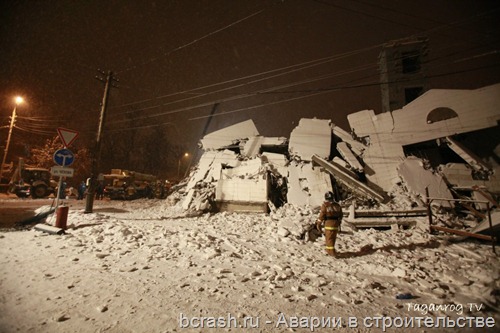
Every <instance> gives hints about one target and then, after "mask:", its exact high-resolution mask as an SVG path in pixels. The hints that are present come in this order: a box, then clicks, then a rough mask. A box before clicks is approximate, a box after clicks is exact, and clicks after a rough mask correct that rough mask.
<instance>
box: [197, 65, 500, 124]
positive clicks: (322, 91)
mask: <svg viewBox="0 0 500 333" xmlns="http://www.w3.org/2000/svg"><path fill="white" fill-rule="evenodd" d="M498 66H500V64H495V65H490V66H483V67H479V68H474V69H470V70H462V71H456V72H450V73H443V74H437V75H432V76H427V77H426V78H437V77H443V76H448V75H455V74H461V73H466V72H471V71H477V70H483V69H489V68H493V67H498ZM405 82H410V81H405ZM389 83H399V81H394V82H389ZM381 84H382V83H380V82H378V83H366V84H359V85H352V86H343V87H330V88H321V89H314V90H313V89H311V90H301V91H291V92H290V91H289V92H282V93H309V94H307V95H304V96H299V97H293V98H290V99H285V100H281V101H277V102H272V103H268V104H260V105H256V106H251V107H247V108H240V109H236V110H231V111H226V112H222V113H218V114H215V115H213V116H214V117H215V116H217V117H218V116H225V115H227V114H230V113H236V112H243V111H248V110H252V109H256V108H261V107H265V106H270V105H275V104H280V103H285V102H289V101H293V100H297V99H302V98H307V97H312V96H317V95H320V94H325V93H330V92H334V91H340V90H345V89H353V88H364V87H371V86H380V85H381ZM208 117H210V116H199V117H193V118H189V119H188V120H199V119H205V118H208Z"/></svg>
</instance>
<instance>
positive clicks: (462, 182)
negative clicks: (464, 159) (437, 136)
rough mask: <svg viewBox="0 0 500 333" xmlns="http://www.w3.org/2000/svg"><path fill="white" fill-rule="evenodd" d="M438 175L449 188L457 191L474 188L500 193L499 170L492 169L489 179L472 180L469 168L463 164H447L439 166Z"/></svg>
mask: <svg viewBox="0 0 500 333" xmlns="http://www.w3.org/2000/svg"><path fill="white" fill-rule="evenodd" d="M439 171H440V173H441V174H442V175H443V177H444V178H445V179H446V181H447V183H448V184H449V185H450V186H453V187H454V188H456V189H458V190H471V189H473V188H474V187H478V188H481V189H488V191H489V192H492V193H500V177H498V175H499V174H500V168H498V167H497V168H495V169H493V172H494V173H493V175H491V176H490V178H489V179H487V180H486V179H474V178H473V176H472V170H471V168H470V167H469V166H468V165H466V164H464V163H448V164H446V165H441V166H440V168H439Z"/></svg>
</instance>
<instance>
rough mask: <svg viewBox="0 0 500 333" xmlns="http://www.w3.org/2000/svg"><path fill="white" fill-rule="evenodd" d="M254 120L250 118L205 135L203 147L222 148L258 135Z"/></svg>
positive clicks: (206, 148) (202, 141) (202, 142)
mask: <svg viewBox="0 0 500 333" xmlns="http://www.w3.org/2000/svg"><path fill="white" fill-rule="evenodd" d="M258 135H259V132H258V131H257V128H256V127H255V124H254V122H253V121H252V120H251V119H249V120H246V121H243V122H241V123H238V124H235V125H232V126H228V127H225V128H223V129H220V130H218V131H215V132H212V133H210V134H207V135H205V136H204V137H203V138H202V139H201V144H202V146H203V149H205V150H211V149H221V148H225V147H230V146H233V145H235V144H237V143H239V141H240V140H242V139H247V138H251V137H255V136H258Z"/></svg>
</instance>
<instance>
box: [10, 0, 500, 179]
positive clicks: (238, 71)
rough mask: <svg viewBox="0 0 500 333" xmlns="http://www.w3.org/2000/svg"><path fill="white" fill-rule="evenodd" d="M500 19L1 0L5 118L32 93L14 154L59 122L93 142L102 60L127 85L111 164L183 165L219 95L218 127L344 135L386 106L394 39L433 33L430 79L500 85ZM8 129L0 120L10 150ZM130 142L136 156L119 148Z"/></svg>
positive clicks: (242, 5) (406, 6)
mask: <svg viewBox="0 0 500 333" xmlns="http://www.w3.org/2000/svg"><path fill="white" fill-rule="evenodd" d="M499 17H500V4H499V3H498V1H485V0H470V1H460V0H438V1H436V0H423V1H409V0H408V1H398V0H387V1H376V0H351V1H347V0H278V1H276V0H265V1H264V0H252V1H250V0H248V1H245V0H238V1H235V0H211V1H208V0H206V1H191V0H183V1H181V0H178V1H172V0H165V1H147V0H143V1H140V0H138V1H102V0H88V1H69V0H67V1H57V0H56V1H3V2H2V3H1V5H0V20H1V22H2V24H1V26H2V27H1V34H0V54H1V55H0V60H1V65H0V69H1V71H0V121H1V123H0V126H6V125H8V123H9V116H10V114H11V112H12V109H13V107H14V103H13V98H14V96H16V95H22V96H23V97H24V98H25V99H26V101H27V103H26V104H24V105H22V106H20V107H19V108H18V113H19V116H20V118H19V122H18V126H19V127H20V128H18V129H15V130H14V137H13V139H14V144H13V148H12V149H13V152H12V154H13V155H12V157H11V156H10V154H9V158H8V161H9V160H11V159H13V158H15V156H14V154H16V156H20V155H22V154H23V151H26V147H29V146H30V145H33V144H35V143H37V142H42V141H44V140H45V139H47V138H49V137H51V136H54V135H56V134H57V132H56V129H57V127H60V126H63V127H67V128H70V129H74V130H78V131H79V132H80V137H79V138H78V140H77V144H78V145H88V146H89V147H91V146H92V141H93V140H94V138H95V133H96V130H97V123H98V117H99V112H100V103H101V100H102V95H103V90H104V84H103V83H102V82H100V81H98V80H96V79H95V76H96V75H99V76H102V77H104V76H105V75H102V74H100V73H99V72H98V71H97V70H98V69H100V70H102V71H104V72H105V73H106V72H108V71H112V72H113V73H114V74H115V75H114V76H115V77H116V78H117V79H118V80H119V82H117V85H118V87H117V88H112V89H111V92H110V96H109V101H108V103H109V104H108V113H107V118H106V127H105V132H104V136H103V153H104V159H106V158H107V159H108V161H107V162H105V163H104V164H103V165H104V166H105V167H106V168H107V167H111V166H115V167H119V168H125V169H126V168H129V169H132V168H135V169H140V170H138V171H146V172H151V173H155V171H156V170H155V168H156V169H165V168H167V169H168V168H170V169H174V170H175V169H176V168H177V164H175V163H174V162H173V161H176V160H177V158H178V156H173V155H178V154H181V153H182V152H183V151H190V152H194V151H195V150H196V144H197V142H198V140H199V139H200V138H201V136H202V135H203V132H204V129H205V127H206V125H207V121H208V119H209V118H208V116H209V115H210V113H211V112H212V109H213V108H214V105H215V104H216V103H217V108H216V110H215V111H214V114H215V116H214V117H213V118H212V120H211V122H210V124H209V126H208V132H211V131H214V130H217V129H220V128H223V127H225V126H228V125H231V124H234V123H237V122H240V121H243V120H246V119H249V118H252V119H253V120H254V122H255V124H256V126H257V128H258V129H259V131H260V132H261V134H262V135H265V136H285V137H289V135H290V132H291V130H292V129H293V128H294V127H295V126H296V125H297V124H298V121H299V120H300V118H303V117H307V118H312V117H317V118H321V119H331V120H332V121H333V122H334V123H336V124H338V125H340V126H341V127H343V128H344V129H346V130H348V129H349V128H348V123H347V119H346V115H347V114H349V113H353V112H357V111H360V110H364V109H373V110H375V112H377V113H378V112H380V111H381V98H380V86H379V84H378V82H379V73H378V63H377V61H378V55H379V53H380V50H381V46H382V45H383V44H384V43H386V42H388V41H391V40H394V39H401V38H405V37H409V36H425V37H428V38H429V55H428V64H426V65H427V72H426V75H427V79H428V84H429V86H430V87H431V88H446V89H455V88H464V89H474V88H478V87H482V86H485V85H489V84H494V83H498V82H499V81H500V80H499V79H500V55H499V45H500V29H499V28H500V27H499V23H498V22H499V21H500V20H499ZM6 137H7V129H6V128H2V129H0V141H1V142H2V146H3V144H4V142H5V140H6ZM120 143H124V144H127V145H128V149H129V150H130V153H131V154H132V155H134V156H135V160H133V161H130V156H128V157H127V158H125V157H123V156H122V157H120V155H116V156H115V155H113V153H112V151H113V146H116V147H118V144H120ZM167 146H169V147H170V148H169V149H167V148H165V149H163V148H164V147H167ZM2 150H3V148H2ZM151 151H153V152H154V154H160V155H165V154H167V155H172V156H169V157H168V158H167V159H163V160H162V161H163V162H161V163H164V162H165V161H170V162H168V163H170V166H165V165H158V164H159V163H160V162H158V163H152V162H151V161H150V163H149V164H148V163H146V164H145V165H143V164H141V161H142V160H143V158H142V157H141V156H146V155H147V154H146V153H147V152H151ZM145 154H146V155H145ZM122 155H123V154H122ZM148 156H149V155H148ZM165 163H166V162H165ZM102 171H106V170H102Z"/></svg>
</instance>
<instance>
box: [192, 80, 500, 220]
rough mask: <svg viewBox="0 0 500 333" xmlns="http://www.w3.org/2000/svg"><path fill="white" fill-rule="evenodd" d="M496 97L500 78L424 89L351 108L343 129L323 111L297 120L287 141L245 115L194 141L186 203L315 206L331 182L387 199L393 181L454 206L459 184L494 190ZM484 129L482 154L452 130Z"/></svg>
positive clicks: (499, 100) (351, 192) (356, 196)
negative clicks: (383, 106)
mask: <svg viewBox="0 0 500 333" xmlns="http://www.w3.org/2000/svg"><path fill="white" fill-rule="evenodd" d="M498 105H500V84H496V85H492V86H488V87H484V88H481V89H476V90H441V89H439V90H430V91H428V92H426V93H425V94H424V95H422V96H421V97H419V98H417V99H416V100H414V101H413V102H412V103H410V104H408V105H406V106H405V107H403V108H402V109H400V110H395V111H392V112H387V113H383V114H378V115H375V113H374V111H372V110H364V111H360V112H356V113H353V114H350V115H348V117H347V118H348V121H349V125H350V127H351V130H350V132H348V131H345V130H343V129H342V128H340V127H339V126H336V125H335V124H333V123H332V122H331V121H330V120H328V119H316V118H313V119H301V120H300V122H299V125H298V126H297V127H296V128H295V129H294V130H293V131H292V133H291V135H290V140H289V141H288V140H287V139H286V138H278V137H274V138H267V137H263V136H261V135H260V134H259V132H258V130H257V128H256V127H255V124H254V123H253V121H252V120H247V121H244V122H241V123H238V124H235V125H232V126H229V127H226V128H223V129H220V130H218V131H215V132H213V133H210V134H208V135H206V136H205V137H204V138H203V139H202V140H201V146H202V148H203V150H204V153H203V155H202V157H201V159H200V161H199V163H198V165H197V166H196V167H195V168H194V169H193V171H192V173H191V175H190V178H189V182H188V184H187V192H188V195H187V196H186V198H185V200H184V203H183V207H184V208H185V209H189V208H194V209H200V208H201V209H203V208H207V207H210V206H212V208H215V207H213V206H214V205H215V206H216V208H217V209H219V210H231V211H267V210H268V208H269V207H270V206H271V207H273V206H280V205H282V204H284V203H291V204H294V205H298V206H304V205H308V206H311V207H319V206H320V205H321V203H322V201H323V195H324V193H325V192H326V191H332V190H333V191H335V193H336V195H337V197H338V198H339V199H349V198H350V199H352V200H366V199H367V200H370V201H373V202H379V203H381V202H387V201H388V200H390V199H391V192H392V191H393V190H394V187H395V186H403V187H404V189H405V191H406V192H407V193H408V195H409V196H412V197H417V198H420V201H422V202H423V198H424V197H425V195H426V192H425V191H426V190H427V191H429V195H430V197H434V198H439V199H441V200H437V201H434V202H433V204H438V205H440V206H451V204H450V203H449V201H447V200H448V199H452V198H453V197H454V195H455V192H456V190H464V186H465V187H466V188H467V189H469V190H472V189H473V188H474V187H477V188H480V189H481V190H483V191H484V190H486V191H490V192H492V193H498V192H499V188H500V183H499V180H498V172H499V167H498V161H500V157H499V155H498V151H499V150H500V148H498V147H499V146H500V145H499V144H500V137H499V135H498V133H500V131H497V129H498V127H499V123H500V109H498ZM488 128H493V129H494V130H493V132H494V133H497V135H496V136H495V135H494V137H493V138H491V140H492V141H496V143H494V144H495V146H494V147H495V149H492V151H490V152H489V157H488V158H489V159H490V160H489V161H488V162H486V161H485V156H481V157H480V156H478V155H476V154H475V153H473V149H470V148H468V147H467V145H468V142H467V140H463V138H461V137H459V135H461V134H470V137H474V136H476V135H480V134H476V133H478V131H481V130H485V129H488ZM489 134H490V135H491V132H490V133H489ZM332 143H333V145H332ZM277 147H281V149H277ZM283 147H284V149H283ZM429 147H431V148H429ZM426 149H430V150H428V151H427V150H426ZM278 152H279V153H278ZM443 152H445V153H444V154H443ZM450 154H454V155H453V156H454V157H453V158H451V159H449V158H448V157H449V156H451V155H450ZM438 155H439V158H434V157H436V156H438ZM429 160H431V161H429ZM436 161H437V162H436ZM495 161H496V163H492V162H495ZM450 163H451V164H450ZM412 204H415V203H412ZM417 205H419V206H421V203H417Z"/></svg>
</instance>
